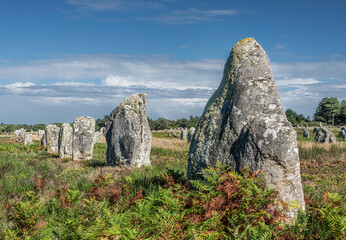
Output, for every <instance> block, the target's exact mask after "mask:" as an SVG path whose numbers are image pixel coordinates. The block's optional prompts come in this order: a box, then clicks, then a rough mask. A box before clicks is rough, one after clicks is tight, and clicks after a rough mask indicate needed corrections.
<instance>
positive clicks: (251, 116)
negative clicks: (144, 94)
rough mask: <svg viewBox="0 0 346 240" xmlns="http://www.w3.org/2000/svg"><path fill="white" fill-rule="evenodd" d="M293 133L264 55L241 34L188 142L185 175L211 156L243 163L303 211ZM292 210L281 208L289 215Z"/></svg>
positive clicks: (235, 165)
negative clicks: (260, 172) (263, 176)
mask: <svg viewBox="0 0 346 240" xmlns="http://www.w3.org/2000/svg"><path fill="white" fill-rule="evenodd" d="M296 137H297V136H296V132H295V130H294V129H293V127H292V125H291V124H290V123H289V122H288V120H287V118H286V115H285V112H284V109H283V107H282V104H281V101H280V98H279V94H278V91H277V89H276V86H275V82H274V78H273V75H272V71H271V67H270V62H269V59H268V56H267V54H266V53H265V51H264V50H263V49H262V47H261V46H260V45H259V44H258V43H257V42H256V41H255V40H254V39H252V38H248V39H244V40H242V41H240V42H238V43H237V44H236V45H235V46H234V47H233V49H232V51H231V54H230V57H229V58H228V60H227V62H226V64H225V69H224V76H223V79H222V81H221V84H220V86H219V88H218V89H217V90H216V91H215V93H214V94H213V95H212V97H211V98H210V99H209V101H208V103H207V105H206V107H205V109H204V112H203V115H202V116H201V119H200V121H199V123H198V126H197V129H196V132H195V135H194V137H193V139H192V143H191V145H190V156H189V160H188V169H187V175H188V178H189V179H196V178H200V177H203V169H204V168H206V167H209V166H215V164H216V162H217V161H220V162H221V163H223V164H228V165H229V166H230V168H231V170H235V171H240V169H241V168H243V167H245V166H246V167H249V168H250V169H251V170H260V171H262V172H263V173H265V183H266V184H267V186H269V187H271V188H274V189H276V190H277V191H278V192H279V197H280V198H281V199H282V200H284V201H285V202H286V203H290V202H292V201H293V202H294V203H298V206H300V207H301V209H303V210H305V202H304V195H303V190H302V185H301V176H300V162H299V155H298V147H297V140H296ZM296 205H297V204H296ZM297 210H298V209H297V208H291V209H289V210H288V211H287V212H286V214H287V217H288V219H289V220H290V219H293V217H294V215H295V214H296V212H297Z"/></svg>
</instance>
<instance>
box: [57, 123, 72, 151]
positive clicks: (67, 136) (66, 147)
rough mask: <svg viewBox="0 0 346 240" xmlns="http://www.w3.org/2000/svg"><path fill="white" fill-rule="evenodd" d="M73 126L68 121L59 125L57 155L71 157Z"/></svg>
mask: <svg viewBox="0 0 346 240" xmlns="http://www.w3.org/2000/svg"><path fill="white" fill-rule="evenodd" d="M72 138H73V128H72V127H71V125H70V124H69V123H63V124H62V125H61V129H60V133H59V157H60V158H72Z"/></svg>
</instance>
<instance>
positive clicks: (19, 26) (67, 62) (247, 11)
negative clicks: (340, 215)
mask: <svg viewBox="0 0 346 240" xmlns="http://www.w3.org/2000/svg"><path fill="white" fill-rule="evenodd" d="M246 37H253V38H255V39H256V41H257V42H258V43H259V44H260V45H261V46H262V47H263V49H264V50H265V51H266V53H267V54H268V56H269V59H270V62H271V67H272V70H273V74H274V79H275V82H276V85H277V88H278V91H279V94H280V98H281V101H282V103H283V106H284V108H285V109H287V108H291V109H293V110H294V111H296V112H297V113H299V114H300V113H302V114H304V116H310V117H313V114H314V113H315V110H316V107H317V105H318V103H319V101H320V100H321V99H322V98H324V97H337V98H338V100H339V101H342V100H346V46H345V43H346V40H345V39H346V0H304V1H301V0H290V1H286V0H262V1H259V0H242V1H231V0H213V1H210V0H209V1H206V0H150V1H145V0H133V1H131V0H127V1H126V0H31V1H27V0H11V1H6V0H2V1H0V122H3V123H7V124H10V123H13V124H18V123H27V124H36V123H46V124H48V123H56V122H69V123H70V122H73V120H74V118H76V117H79V116H91V117H94V118H95V119H97V118H103V116H104V115H108V114H109V113H110V112H111V111H112V110H113V109H114V108H116V107H117V106H118V104H119V103H120V102H121V101H123V100H124V99H125V98H126V97H127V96H129V95H131V94H134V93H146V94H147V98H148V104H147V110H148V116H149V117H150V118H152V119H157V118H160V117H163V118H168V119H177V118H183V117H186V118H189V116H191V115H192V116H200V115H201V114H202V112H203V109H204V107H205V104H206V102H207V101H208V99H209V97H210V96H211V95H212V94H213V92H214V91H215V89H216V88H217V87H218V86H219V84H220V82H221V78H222V74H223V68H224V64H225V62H226V59H227V58H228V56H229V53H230V50H231V49H232V47H233V46H234V44H235V43H236V42H238V41H239V40H241V39H244V38H246Z"/></svg>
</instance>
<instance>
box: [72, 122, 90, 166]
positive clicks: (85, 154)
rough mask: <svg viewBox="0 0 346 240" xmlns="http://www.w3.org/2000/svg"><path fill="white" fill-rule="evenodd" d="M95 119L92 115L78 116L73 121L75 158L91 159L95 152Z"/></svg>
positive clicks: (73, 154) (73, 153)
mask: <svg viewBox="0 0 346 240" xmlns="http://www.w3.org/2000/svg"><path fill="white" fill-rule="evenodd" d="M94 133H95V120H94V119H93V118H92V117H78V118H76V119H75V120H74V121H73V140H72V157H73V160H89V159H92V157H93V152H94Z"/></svg>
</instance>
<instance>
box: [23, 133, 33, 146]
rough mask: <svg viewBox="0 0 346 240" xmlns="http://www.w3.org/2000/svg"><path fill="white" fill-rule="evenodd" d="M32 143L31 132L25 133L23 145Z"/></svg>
mask: <svg viewBox="0 0 346 240" xmlns="http://www.w3.org/2000/svg"><path fill="white" fill-rule="evenodd" d="M31 144H33V142H32V135H31V134H26V135H25V138H24V145H31Z"/></svg>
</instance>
